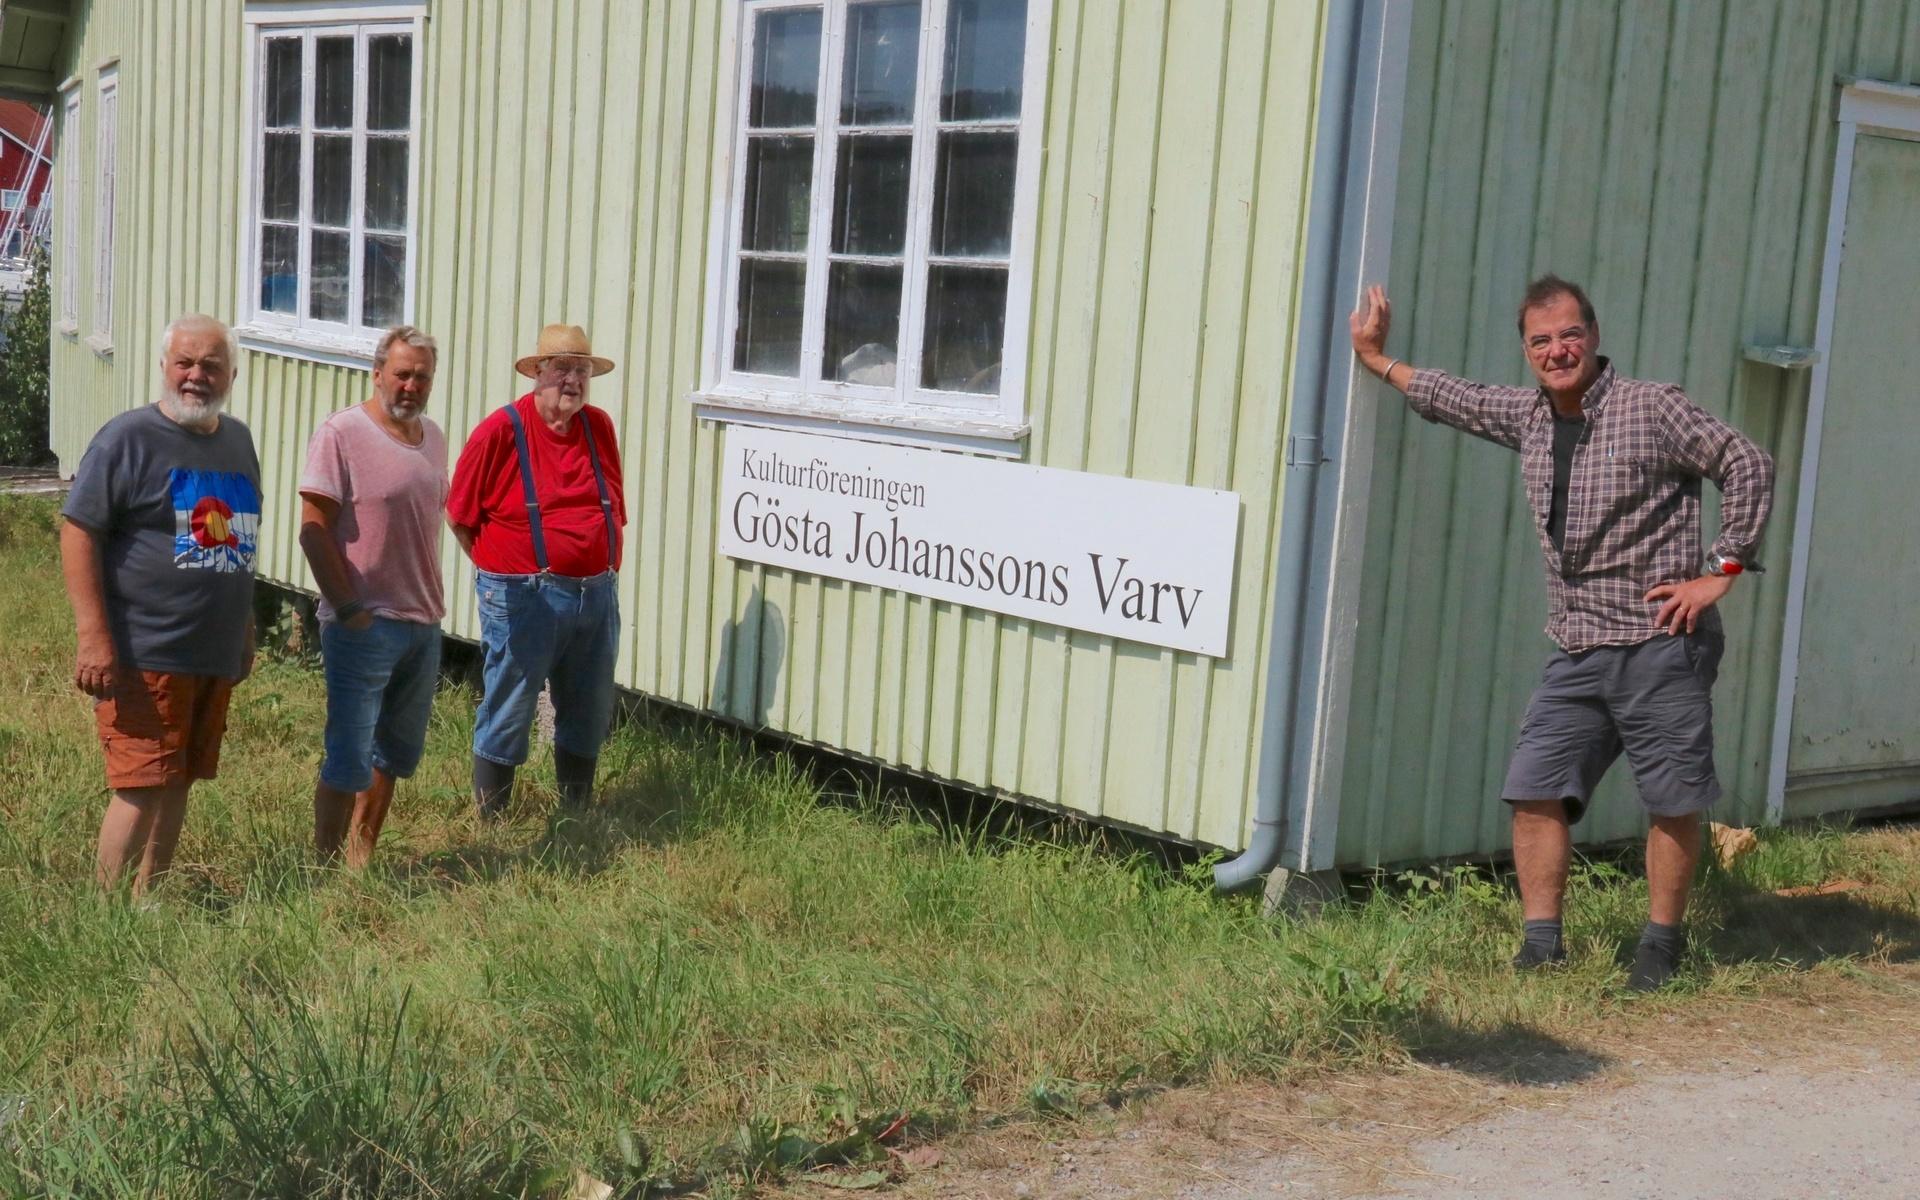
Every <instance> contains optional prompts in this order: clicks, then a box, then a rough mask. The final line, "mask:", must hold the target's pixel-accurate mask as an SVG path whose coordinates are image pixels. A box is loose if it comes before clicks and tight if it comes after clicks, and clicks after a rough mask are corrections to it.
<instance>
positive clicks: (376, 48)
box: [367, 33, 413, 129]
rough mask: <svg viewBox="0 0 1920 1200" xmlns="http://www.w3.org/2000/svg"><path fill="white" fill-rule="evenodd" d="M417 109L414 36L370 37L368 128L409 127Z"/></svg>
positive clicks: (368, 55) (368, 50)
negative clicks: (413, 111)
mask: <svg viewBox="0 0 1920 1200" xmlns="http://www.w3.org/2000/svg"><path fill="white" fill-rule="evenodd" d="M412 110H413V38H412V36H411V35H409V34H404V33H402V34H397V35H389V34H382V35H381V36H380V37H372V38H368V39H367V128H368V129H409V128H411V127H412V122H411V120H410V119H409V118H410V116H411V113H412Z"/></svg>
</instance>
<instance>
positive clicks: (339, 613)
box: [333, 600, 367, 621]
mask: <svg viewBox="0 0 1920 1200" xmlns="http://www.w3.org/2000/svg"><path fill="white" fill-rule="evenodd" d="M365 611H367V606H366V605H365V604H362V603H361V602H360V601H358V600H349V601H347V602H346V603H345V604H342V605H340V606H339V607H337V608H335V609H334V610H333V619H334V620H336V621H351V620H353V619H354V618H355V617H357V616H359V615H360V614H361V613H363V612H365Z"/></svg>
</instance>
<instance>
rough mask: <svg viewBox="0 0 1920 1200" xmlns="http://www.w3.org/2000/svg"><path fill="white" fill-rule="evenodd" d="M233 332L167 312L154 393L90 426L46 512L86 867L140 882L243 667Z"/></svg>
mask: <svg viewBox="0 0 1920 1200" xmlns="http://www.w3.org/2000/svg"><path fill="white" fill-rule="evenodd" d="M236 359H237V353H236V349H235V346H234V341H233V333H232V331H230V330H229V329H228V328H227V327H226V326H225V325H224V324H222V323H221V322H219V321H216V320H214V319H213V318H212V317H206V316H198V315H195V316H186V317H180V318H179V319H177V320H175V321H174V322H172V323H171V324H169V325H168V326H167V328H166V332H165V333H164V334H163V335H162V336H161V339H160V374H161V380H162V384H161V392H160V398H159V399H158V400H157V401H156V402H155V403H153V404H149V405H147V406H145V407H143V408H137V409H134V410H133V411H132V412H127V413H122V414H121V415H119V416H117V417H115V418H114V419H113V420H111V421H108V422H107V423H106V424H105V425H104V426H102V427H101V429H100V432H98V433H96V434H95V435H94V437H93V441H92V443H91V444H89V445H88V447H87V452H86V454H85V455H84V456H82V457H81V459H80V467H79V469H78V470H77V471H75V472H74V477H73V490H72V491H71V492H70V493H68V495H67V503H66V506H65V507H64V508H63V509H62V510H61V515H62V516H64V517H65V518H66V521H65V524H64V525H63V526H62V527H61V530H60V560H61V566H62V569H63V571H64V573H65V575H66V583H67V596H68V599H69V600H70V601H71V602H72V604H73V615H74V622H75V625H76V627H77V632H78V635H79V636H78V645H77V648H76V653H75V661H74V673H73V681H74V685H75V686H76V687H78V688H79V689H80V690H81V691H83V692H85V693H87V694H88V695H90V696H92V697H94V709H93V711H94V720H95V724H96V725H97V727H98V730H99V735H100V744H101V747H102V749H103V750H104V752H105V756H106V769H107V786H108V787H109V788H111V789H112V791H113V795H112V798H111V799H110V800H109V801H108V804H107V814H106V817H105V819H104V820H102V821H101V823H100V844H99V859H98V867H97V877H98V879H99V882H100V884H101V886H103V887H108V888H112V887H116V886H118V885H119V884H120V883H121V881H122V880H123V879H124V877H125V876H126V875H127V874H129V873H131V874H132V876H133V892H134V894H135V895H136V896H139V895H142V894H144V893H145V892H146V891H147V889H148V888H149V887H151V886H152V884H153V883H154V882H155V881H156V880H157V879H159V878H160V877H161V876H162V875H164V874H165V873H166V871H167V868H168V867H169V866H170V865H171V864H172V862H173V852H174V847H175V846H176V845H177V844H178V842H179V840H180V827H181V824H182V823H183V821H184V820H185V818H186V814H187V792H188V789H189V788H191V787H192V785H193V783H194V781H195V780H199V779H211V778H213V776H214V773H215V771H216V770H217V769H218V767H219V762H220V740H221V737H222V736H223V735H224V734H225V732H226V725H227V701H228V698H229V696H230V695H231V694H232V691H233V687H234V685H235V684H236V683H238V682H239V681H240V680H242V679H245V678H246V677H247V675H248V673H249V672H251V671H252V669H253V568H254V556H255V552H256V547H257V544H258V538H259V534H260V461H259V459H258V458H257V457H256V456H255V454H254V449H253V437H252V435H251V434H249V433H248V432H247V427H246V426H245V425H243V424H241V423H240V422H239V421H237V420H235V419H234V418H232V417H229V416H223V415H222V414H221V411H220V410H221V409H222V408H223V407H224V406H225V405H226V402H227V394H228V391H229V390H230V389H231V388H232V386H233V379H234V375H235V373H236V370H237V363H236Z"/></svg>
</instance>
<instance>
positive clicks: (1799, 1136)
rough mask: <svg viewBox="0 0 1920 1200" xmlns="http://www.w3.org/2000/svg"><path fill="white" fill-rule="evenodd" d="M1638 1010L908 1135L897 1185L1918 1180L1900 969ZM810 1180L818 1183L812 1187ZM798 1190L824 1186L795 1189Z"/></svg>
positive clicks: (1388, 1188)
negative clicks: (1090, 1108) (1066, 1119)
mask: <svg viewBox="0 0 1920 1200" xmlns="http://www.w3.org/2000/svg"><path fill="white" fill-rule="evenodd" d="M1701 1008H1702V1006H1700V1005H1699V1004H1697V1003H1691V1004H1690V1003H1689V1002H1688V1001H1686V1000H1684V999H1675V1000H1656V1001H1653V1002H1650V1003H1648V1002H1643V1003H1641V1004H1636V1005H1634V1006H1633V1007H1632V1009H1631V1010H1630V1011H1628V1012H1626V1013H1624V1014H1623V1015H1622V1016H1621V1017H1620V1018H1618V1020H1617V1021H1615V1020H1609V1022H1608V1023H1607V1025H1608V1027H1607V1028H1605V1029H1602V1030H1597V1031H1596V1032H1595V1035H1594V1037H1593V1038H1591V1039H1590V1040H1586V1041H1583V1042H1582V1043H1580V1044H1570V1043H1567V1042H1562V1041H1560V1040H1557V1039H1553V1038H1549V1037H1545V1036H1543V1035H1539V1034H1537V1033H1528V1032H1527V1031H1525V1030H1503V1031H1500V1032H1499V1033H1497V1034H1495V1035H1489V1036H1488V1037H1487V1038H1486V1039H1485V1040H1484V1041H1482V1042H1480V1043H1478V1044H1466V1045H1462V1046H1457V1047H1455V1048H1454V1049H1452V1050H1450V1051H1449V1052H1448V1055H1449V1056H1448V1057H1440V1056H1438V1055H1437V1054H1436V1055H1433V1056H1420V1057H1416V1058H1415V1059H1413V1060H1410V1061H1407V1062H1404V1063H1402V1064H1399V1065H1398V1066H1396V1067H1394V1068H1393V1069H1390V1070H1387V1071H1383V1072H1379V1073H1376V1074H1371V1075H1358V1076H1356V1075H1339V1074H1335V1075H1328V1076H1324V1077H1321V1078H1318V1079H1313V1080H1308V1081H1304V1082H1300V1083H1297V1084H1293V1085H1289V1086H1279V1087H1230V1088H1195V1089H1186V1090H1181V1091H1176V1092H1168V1093H1163V1094H1161V1095H1158V1096H1154V1097H1150V1098H1146V1099H1143V1100H1141V1101H1138V1102H1136V1103H1134V1104H1131V1105H1129V1106H1127V1107H1125V1108H1122V1109H1119V1110H1114V1111H1111V1112H1104V1113H1101V1114H1097V1115H1095V1116H1093V1117H1089V1118H1084V1119H1082V1120H1080V1121H1078V1122H1075V1123H1071V1124H1063V1123H1046V1122H1035V1123H1031V1124H1021V1125H1015V1126H1010V1127H1002V1128H1000V1129H996V1130H991V1131H985V1132H982V1133H980V1134H976V1135H972V1136H969V1137H966V1138H963V1139H960V1140H958V1141H956V1142H954V1143H951V1144H949V1145H944V1146H941V1147H935V1148H924V1149H922V1150H921V1151H919V1152H918V1155H917V1157H916V1159H913V1160H909V1161H910V1162H911V1163H912V1164H913V1166H912V1167H911V1169H910V1177H909V1178H908V1179H907V1181H906V1182H905V1183H904V1184H901V1185H900V1186H898V1187H897V1188H894V1189H892V1190H891V1191H890V1193H889V1194H892V1195H895V1196H901V1197H911V1198H913V1200H963V1198H964V1200H1028V1198H1035V1200H1038V1198H1048V1200H1052V1198H1058V1200H1148V1198H1152V1200H1161V1198H1166V1200H1264V1198H1266V1197H1314V1198H1322V1197H1324V1198H1334V1197H1339V1198H1353V1197H1383V1198H1384V1197H1406V1198H1409V1200H1440V1198H1443V1197H1444V1198H1452V1197H1462V1198H1464V1197H1470V1196H1471V1197H1488V1198H1491V1200H1500V1198H1503V1197H1513V1198H1516V1200H1517V1198H1519V1197H1529V1198H1531V1197H1535V1196H1539V1195H1553V1196H1556V1197H1588V1196H1592V1197H1641V1196H1645V1197H1650V1198H1652V1197H1658V1198H1659V1200H1695V1198H1699V1200H1706V1198H1709V1197H1712V1198H1716V1200H1717V1198H1721V1197H1738V1198H1739V1200H1772V1198H1775V1197H1779V1198H1782V1200H1784V1198H1787V1197H1793V1198H1800V1197H1829V1196H1831V1197H1846V1198H1848V1200H1879V1198H1882V1197H1886V1198H1892V1197H1902V1198H1904V1197H1908V1196H1912V1195H1914V1194H1916V1189H1915V1184H1914V1182H1913V1181H1914V1180H1915V1179H1916V1178H1920V1139H1916V1138H1914V1137H1912V1136H1911V1129H1912V1124H1913V1114H1914V1113H1915V1112H1920V1037H1916V1033H1920V971H1916V970H1914V969H1911V968H1894V969H1892V970H1888V971H1882V972H1876V973H1875V974H1874V976H1873V977H1871V978H1863V979H1859V980H1854V981H1848V980H1845V979H1841V978H1837V977H1833V976H1828V977H1824V978H1817V979H1816V978H1814V977H1809V978H1808V980H1807V983H1806V985H1805V987H1804V988H1802V989H1801V990H1800V993H1799V994H1797V995H1794V996H1792V997H1790V998H1773V999H1768V1000H1752V1001H1736V1002H1729V1003H1720V1004H1717V1005H1715V1006H1714V1011H1712V1012H1705V1011H1702V1010H1701ZM822 1182H824V1181H822ZM793 1194H796V1195H813V1196H823V1195H831V1194H834V1193H833V1192H832V1191H829V1190H828V1189H826V1188H824V1187H821V1186H817V1185H815V1186H808V1181H803V1182H801V1183H800V1184H799V1185H798V1186H796V1187H795V1188H794V1193H793Z"/></svg>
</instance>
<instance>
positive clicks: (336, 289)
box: [238, 3, 424, 361]
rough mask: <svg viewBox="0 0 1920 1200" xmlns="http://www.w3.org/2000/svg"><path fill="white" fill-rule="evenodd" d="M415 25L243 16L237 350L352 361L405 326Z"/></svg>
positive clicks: (334, 17) (402, 15)
mask: <svg viewBox="0 0 1920 1200" xmlns="http://www.w3.org/2000/svg"><path fill="white" fill-rule="evenodd" d="M423 15H424V10H423V9H421V8H420V6H419V5H417V4H387V3H364V4H349V5H343V6H341V7H339V8H328V9H324V10H316V9H315V8H313V7H303V8H292V7H286V8H275V7H273V6H269V5H259V6H257V7H250V8H249V9H248V11H247V22H248V27H249V34H250V49H251V52H250V54H249V68H248V69H249V95H250V106H249V113H250V123H249V130H250V146H249V162H248V167H247V176H246V182H247V190H246V200H245V205H244V207H243V211H244V212H245V213H246V214H247V228H246V231H245V237H244V238H243V242H244V245H245V249H244V251H243V253H242V256H241V258H242V269H241V280H240V284H241V286H240V293H241V296H242V314H241V327H240V329H239V330H238V332H239V333H240V335H241V337H242V340H243V341H246V342H247V343H249V344H254V345H261V346H264V347H265V348H268V349H275V350H286V351H289V352H292V353H313V354H317V355H318V356H321V357H334V356H344V357H345V358H346V359H347V360H349V361H364V360H365V359H366V358H368V357H369V356H370V355H371V354H372V351H373V346H374V343H375V342H377V341H378V340H379V337H380V335H381V334H382V333H383V332H385V331H386V330H387V329H388V328H389V327H391V326H394V325H398V324H401V323H403V322H406V321H409V320H411V319H412V314H413V292H414V276H415V273H416V272H415V267H416V262H415V260H416V256H417V253H418V250H417V247H418V238H417V223H416V214H415V212H414V204H413V196H414V193H415V181H416V180H417V178H418V170H419V167H418V163H417V161H416V159H417V157H418V148H419V109H420V69H419V68H420V40H421V17H422V16H423Z"/></svg>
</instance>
